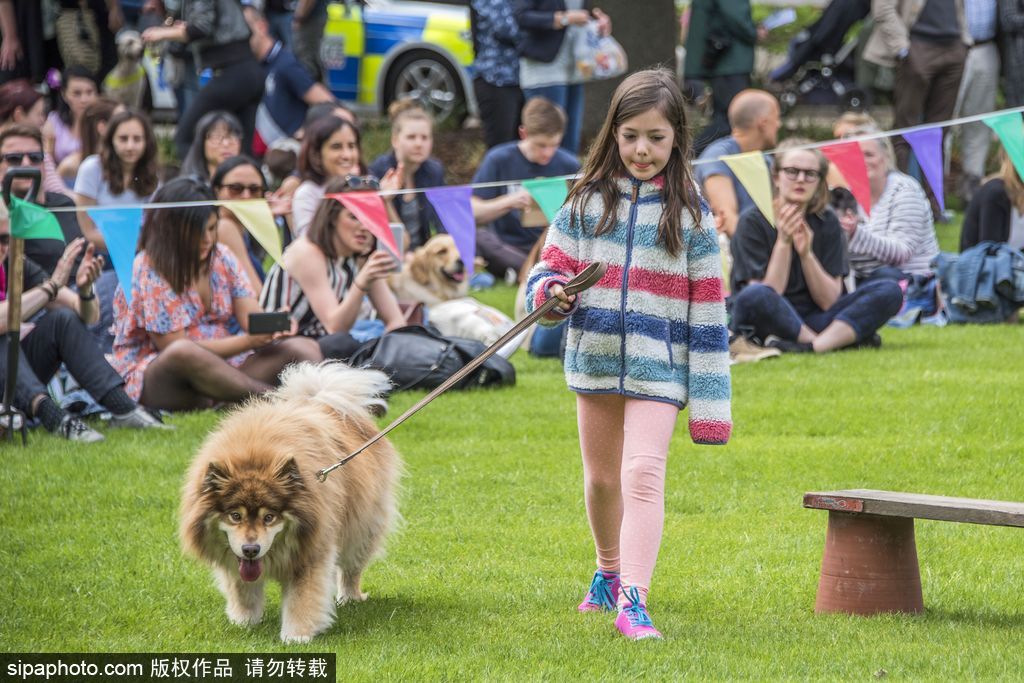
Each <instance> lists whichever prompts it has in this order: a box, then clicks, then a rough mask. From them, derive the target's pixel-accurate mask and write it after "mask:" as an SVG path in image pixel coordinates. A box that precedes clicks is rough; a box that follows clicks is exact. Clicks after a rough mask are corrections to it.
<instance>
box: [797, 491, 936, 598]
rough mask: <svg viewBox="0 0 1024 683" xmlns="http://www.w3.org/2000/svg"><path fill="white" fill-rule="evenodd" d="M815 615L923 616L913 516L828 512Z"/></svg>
mask: <svg viewBox="0 0 1024 683" xmlns="http://www.w3.org/2000/svg"><path fill="white" fill-rule="evenodd" d="M814 611H815V612H817V613H823V612H844V613H847V614H860V615H871V614H878V613H880V612H906V613H910V614H920V613H921V612H923V611H924V599H923V597H922V595H921V573H920V570H919V569H918V564H917V546H916V544H915V542H914V520H913V518H911V517H887V516H881V515H869V514H851V513H848V512H837V511H834V510H830V511H829V513H828V532H827V534H826V537H825V553H824V556H823V557H822V560H821V580H820V581H819V582H818V597H817V599H816V600H815V603H814Z"/></svg>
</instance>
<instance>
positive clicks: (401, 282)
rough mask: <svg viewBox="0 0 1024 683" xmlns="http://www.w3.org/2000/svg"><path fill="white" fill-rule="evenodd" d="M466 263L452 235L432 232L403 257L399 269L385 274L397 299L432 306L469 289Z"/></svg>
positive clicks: (461, 295)
mask: <svg viewBox="0 0 1024 683" xmlns="http://www.w3.org/2000/svg"><path fill="white" fill-rule="evenodd" d="M466 275H467V273H466V267H465V264H464V263H463V262H462V258H461V257H460V256H459V250H458V248H457V247H456V246H455V240H454V239H453V238H452V236H451V235H448V234H445V233H441V234H438V235H434V236H433V237H431V238H430V239H429V240H427V243H426V244H424V245H423V246H422V247H417V248H416V250H415V251H413V252H412V254H411V255H410V256H409V257H408V258H407V259H406V261H405V265H404V266H403V267H402V270H401V272H399V273H395V274H394V275H392V276H391V277H390V278H388V284H390V285H391V289H392V290H394V292H395V296H396V297H398V300H399V301H418V302H420V303H423V304H426V305H427V306H433V305H435V304H439V303H441V302H442V301H449V300H451V299H460V298H462V297H464V296H466V293H467V292H468V291H469V281H468V279H467V277H466Z"/></svg>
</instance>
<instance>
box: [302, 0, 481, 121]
mask: <svg viewBox="0 0 1024 683" xmlns="http://www.w3.org/2000/svg"><path fill="white" fill-rule="evenodd" d="M320 58H321V61H322V62H323V65H324V69H325V70H326V72H327V75H326V81H327V87H329V88H330V89H331V92H333V93H334V95H335V96H336V97H337V98H338V99H340V100H343V101H346V102H353V103H355V104H357V105H359V106H360V107H365V108H369V109H373V110H376V111H379V112H381V113H383V112H386V111H387V107H388V105H389V104H390V103H391V102H392V101H394V100H396V99H399V98H403V97H412V98H415V99H418V100H420V101H421V102H423V104H424V105H425V106H426V107H427V108H428V109H429V110H430V111H431V113H432V114H433V115H434V119H435V120H436V121H443V120H445V119H448V118H453V119H454V120H456V121H457V122H461V121H462V119H464V118H465V117H466V116H467V115H475V114H476V100H475V99H474V98H473V86H472V64H473V42H472V38H471V36H470V29H469V11H468V10H467V9H466V8H465V7H454V6H451V5H440V4H435V3H429V2H395V1H392V0H362V1H358V2H357V1H356V0H347V1H346V2H344V3H335V4H330V5H328V6H327V28H326V30H325V31H324V38H323V42H322V44H321V47H320Z"/></svg>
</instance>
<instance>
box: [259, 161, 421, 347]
mask: <svg viewBox="0 0 1024 683" xmlns="http://www.w3.org/2000/svg"><path fill="white" fill-rule="evenodd" d="M379 187H380V185H379V184H378V183H377V181H376V180H375V179H372V178H370V179H367V178H361V177H359V176H349V177H348V178H332V179H331V180H329V181H327V186H326V188H325V190H326V193H327V194H333V193H335V192H355V191H360V190H361V191H367V190H377V189H379ZM374 244H375V242H374V238H373V235H372V234H371V233H370V232H369V231H368V230H367V229H366V228H364V227H363V225H362V223H360V222H359V219H358V218H356V216H355V214H353V213H352V212H351V211H349V210H348V209H347V208H345V207H344V206H342V204H341V202H339V201H336V200H333V199H332V200H325V201H323V202H321V203H320V208H318V209H317V211H316V214H315V215H314V216H313V221H312V224H311V225H310V226H309V229H308V230H307V231H306V232H305V233H304V234H303V235H302V236H301V237H298V238H296V239H295V241H294V242H292V243H291V244H290V245H288V248H287V249H286V250H285V252H284V256H283V257H282V260H281V264H280V265H276V264H275V265H274V267H273V268H271V269H270V273H268V275H267V281H266V283H265V284H264V286H263V293H262V294H261V295H260V305H261V306H262V307H263V308H264V309H265V310H268V311H278V310H288V311H291V315H292V317H293V318H294V319H295V320H296V321H297V323H298V333H299V334H301V335H303V336H306V337H312V338H313V339H317V340H319V343H320V349H321V351H322V352H323V355H324V357H325V358H336V359H340V360H347V359H348V358H349V356H351V355H352V352H353V351H355V350H356V347H357V346H358V345H359V343H358V342H357V341H356V340H355V338H354V337H353V336H352V335H351V334H350V332H351V330H352V326H353V325H354V324H355V322H356V320H357V319H358V318H359V315H360V312H361V309H362V307H363V298H364V297H367V296H368V297H369V299H370V304H371V305H372V306H373V307H374V308H375V309H376V310H377V313H378V315H379V317H380V319H381V320H383V322H384V324H385V325H386V329H389V330H392V329H395V328H397V327H401V326H402V325H404V324H405V318H404V317H403V315H402V312H401V310H399V308H398V301H397V300H396V299H395V295H394V293H393V292H392V291H391V289H390V288H389V287H388V283H387V276H388V274H390V273H391V272H392V271H393V270H394V267H395V263H394V259H393V258H392V256H391V255H390V254H389V253H388V252H386V251H383V250H376V251H374V250H373V248H374Z"/></svg>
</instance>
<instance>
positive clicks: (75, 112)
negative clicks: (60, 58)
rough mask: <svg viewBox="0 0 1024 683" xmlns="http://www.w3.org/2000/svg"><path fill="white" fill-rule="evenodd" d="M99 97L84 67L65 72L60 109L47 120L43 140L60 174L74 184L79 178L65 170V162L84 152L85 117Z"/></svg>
mask: <svg viewBox="0 0 1024 683" xmlns="http://www.w3.org/2000/svg"><path fill="white" fill-rule="evenodd" d="M98 94H99V90H98V89H97V87H96V80H95V78H93V75H92V72H90V71H89V70H88V69H86V68H85V67H84V66H78V65H75V64H73V65H71V66H69V67H67V68H66V69H64V73H63V74H62V75H61V85H60V92H59V94H58V96H57V102H56V105H57V106H56V108H55V110H54V111H51V112H50V115H49V116H47V117H46V125H45V126H44V128H43V137H44V138H46V147H47V150H46V151H47V152H49V153H50V155H51V156H52V157H53V160H54V162H55V163H56V164H57V171H58V172H59V173H60V175H61V176H63V177H65V178H69V177H70V178H71V179H72V180H74V177H75V176H74V173H69V172H68V171H67V169H66V168H64V167H62V165H61V162H63V161H64V160H65V159H66V158H68V157H69V156H71V155H72V154H74V153H75V152H77V151H78V150H80V149H81V147H82V138H81V126H80V123H81V119H82V114H84V113H85V109H86V107H88V106H89V105H90V104H92V103H93V102H94V101H95V100H96V96H97V95H98Z"/></svg>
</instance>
